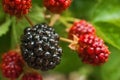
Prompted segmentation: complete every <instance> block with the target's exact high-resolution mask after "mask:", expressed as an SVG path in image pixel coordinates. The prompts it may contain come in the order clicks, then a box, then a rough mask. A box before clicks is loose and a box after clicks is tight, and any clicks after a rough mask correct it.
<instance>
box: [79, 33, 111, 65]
mask: <svg viewBox="0 0 120 80" xmlns="http://www.w3.org/2000/svg"><path fill="white" fill-rule="evenodd" d="M78 53H79V56H80V58H81V59H82V61H83V62H84V63H88V64H92V65H101V64H103V63H105V62H106V61H107V60H108V56H109V54H110V52H109V50H108V47H107V46H106V45H105V44H104V42H103V40H102V39H100V38H98V37H97V36H95V35H92V34H86V35H82V36H80V38H79V48H78Z"/></svg>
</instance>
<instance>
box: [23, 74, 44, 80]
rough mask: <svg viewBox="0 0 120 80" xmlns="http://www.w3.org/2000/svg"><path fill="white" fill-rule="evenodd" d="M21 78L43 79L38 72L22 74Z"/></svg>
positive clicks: (24, 79)
mask: <svg viewBox="0 0 120 80" xmlns="http://www.w3.org/2000/svg"><path fill="white" fill-rule="evenodd" d="M22 80H43V79H42V76H41V75H40V74H38V73H26V74H24V75H23V77H22Z"/></svg>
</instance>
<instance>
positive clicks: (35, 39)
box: [21, 24, 62, 71]
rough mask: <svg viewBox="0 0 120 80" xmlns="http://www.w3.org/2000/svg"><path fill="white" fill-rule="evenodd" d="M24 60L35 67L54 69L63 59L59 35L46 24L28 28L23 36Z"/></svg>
mask: <svg viewBox="0 0 120 80" xmlns="http://www.w3.org/2000/svg"><path fill="white" fill-rule="evenodd" d="M21 42H22V43H21V51H22V56H23V58H24V60H25V61H26V62H27V64H28V65H29V66H30V67H32V68H34V69H41V70H42V71H46V70H49V69H53V68H54V67H55V66H56V65H57V64H59V63H60V61H61V55H62V49H61V48H60V47H59V35H58V34H57V33H56V32H55V30H54V29H53V28H51V27H50V26H48V25H46V24H37V25H35V26H33V27H32V28H29V27H28V28H26V29H25V31H24V34H23V35H22V38H21Z"/></svg>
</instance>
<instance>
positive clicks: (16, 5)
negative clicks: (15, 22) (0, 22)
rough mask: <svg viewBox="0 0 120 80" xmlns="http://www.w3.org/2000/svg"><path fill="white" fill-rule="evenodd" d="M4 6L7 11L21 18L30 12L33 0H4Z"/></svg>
mask: <svg viewBox="0 0 120 80" xmlns="http://www.w3.org/2000/svg"><path fill="white" fill-rule="evenodd" d="M2 6H3V10H4V12H5V13H8V14H10V15H11V16H16V17H18V18H19V17H21V16H23V15H25V14H28V13H29V11H30V8H31V7H32V0H2Z"/></svg>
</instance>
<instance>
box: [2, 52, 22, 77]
mask: <svg viewBox="0 0 120 80" xmlns="http://www.w3.org/2000/svg"><path fill="white" fill-rule="evenodd" d="M1 69H2V74H3V76H4V77H6V78H10V79H16V78H18V77H19V76H20V75H21V73H22V71H23V60H22V57H21V55H19V54H18V53H17V52H16V51H9V52H7V53H5V54H3V55H2V63H1Z"/></svg>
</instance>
